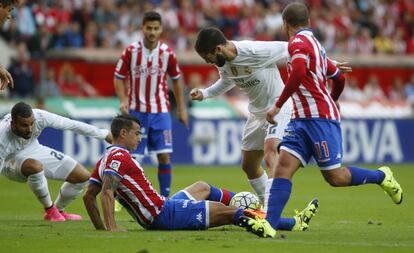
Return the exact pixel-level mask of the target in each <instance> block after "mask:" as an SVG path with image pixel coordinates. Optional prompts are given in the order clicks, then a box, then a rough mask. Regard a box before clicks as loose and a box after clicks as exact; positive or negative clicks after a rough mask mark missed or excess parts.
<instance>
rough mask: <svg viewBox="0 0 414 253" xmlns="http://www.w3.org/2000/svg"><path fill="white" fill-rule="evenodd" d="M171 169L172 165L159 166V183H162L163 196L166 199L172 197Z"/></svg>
mask: <svg viewBox="0 0 414 253" xmlns="http://www.w3.org/2000/svg"><path fill="white" fill-rule="evenodd" d="M171 169H172V166H171V164H170V163H167V164H158V182H159V183H160V192H161V195H162V196H164V197H168V196H170V188H171Z"/></svg>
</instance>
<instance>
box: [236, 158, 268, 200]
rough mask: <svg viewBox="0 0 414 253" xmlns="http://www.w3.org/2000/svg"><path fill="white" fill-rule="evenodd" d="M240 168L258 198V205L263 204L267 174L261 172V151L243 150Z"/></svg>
mask: <svg viewBox="0 0 414 253" xmlns="http://www.w3.org/2000/svg"><path fill="white" fill-rule="evenodd" d="M242 153H243V158H242V168H243V171H244V172H245V173H246V175H247V178H248V180H249V183H250V185H251V186H252V188H253V189H254V191H255V192H256V194H257V196H258V197H259V200H260V203H261V204H263V203H264V197H265V190H266V183H267V174H266V172H265V171H264V170H263V168H262V166H261V163H262V160H263V150H249V151H247V150H243V151H242Z"/></svg>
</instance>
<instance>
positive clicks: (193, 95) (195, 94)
mask: <svg viewBox="0 0 414 253" xmlns="http://www.w3.org/2000/svg"><path fill="white" fill-rule="evenodd" d="M190 99H191V100H198V101H201V100H203V99H204V96H203V93H202V92H201V90H200V89H197V88H194V89H192V90H191V91H190Z"/></svg>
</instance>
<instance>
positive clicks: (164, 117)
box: [129, 111, 173, 155]
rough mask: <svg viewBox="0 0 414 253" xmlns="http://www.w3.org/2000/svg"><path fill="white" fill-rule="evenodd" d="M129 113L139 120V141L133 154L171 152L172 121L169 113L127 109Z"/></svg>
mask: <svg viewBox="0 0 414 253" xmlns="http://www.w3.org/2000/svg"><path fill="white" fill-rule="evenodd" d="M129 114H130V115H132V116H134V117H135V118H137V119H139V121H140V122H141V132H142V136H141V143H140V144H139V145H138V148H137V150H136V151H135V152H133V153H135V154H140V155H144V154H145V149H147V151H148V153H155V154H162V153H172V152H173V145H172V131H171V129H172V123H171V115H170V113H143V112H136V111H129Z"/></svg>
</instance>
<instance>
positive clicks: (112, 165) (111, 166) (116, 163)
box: [109, 160, 121, 171]
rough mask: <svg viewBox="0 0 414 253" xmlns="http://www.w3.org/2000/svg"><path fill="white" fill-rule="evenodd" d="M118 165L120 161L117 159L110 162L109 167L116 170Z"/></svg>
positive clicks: (119, 165)
mask: <svg viewBox="0 0 414 253" xmlns="http://www.w3.org/2000/svg"><path fill="white" fill-rule="evenodd" d="M119 167H121V162H120V161H117V160H113V161H112V162H111V164H109V168H111V169H113V170H115V171H118V170H119Z"/></svg>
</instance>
